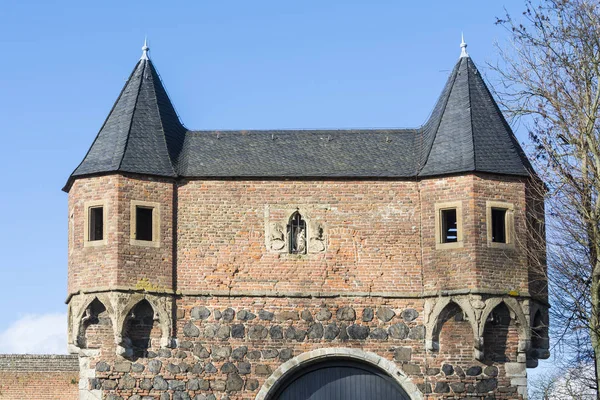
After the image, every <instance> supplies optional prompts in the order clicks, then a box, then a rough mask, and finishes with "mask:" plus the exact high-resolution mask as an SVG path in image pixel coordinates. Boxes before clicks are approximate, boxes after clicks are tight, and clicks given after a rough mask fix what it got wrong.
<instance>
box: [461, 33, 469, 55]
mask: <svg viewBox="0 0 600 400" xmlns="http://www.w3.org/2000/svg"><path fill="white" fill-rule="evenodd" d="M460 40H461V42H460V58H463V57H469V54H468V53H467V44H466V43H465V36H464V35H463V34H462V32H461V34H460Z"/></svg>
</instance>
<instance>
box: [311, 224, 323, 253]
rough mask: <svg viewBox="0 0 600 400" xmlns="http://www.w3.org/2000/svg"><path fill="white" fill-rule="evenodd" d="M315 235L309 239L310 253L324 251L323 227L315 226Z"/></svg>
mask: <svg viewBox="0 0 600 400" xmlns="http://www.w3.org/2000/svg"><path fill="white" fill-rule="evenodd" d="M314 231H315V234H314V236H312V237H311V238H310V244H309V247H310V251H313V252H321V251H325V238H324V237H323V227H322V226H321V225H317V226H316V227H315V228H314Z"/></svg>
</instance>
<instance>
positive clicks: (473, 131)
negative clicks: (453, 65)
mask: <svg viewBox="0 0 600 400" xmlns="http://www.w3.org/2000/svg"><path fill="white" fill-rule="evenodd" d="M465 47H466V45H465ZM463 58H464V59H465V62H466V63H467V88H468V89H469V129H471V146H472V148H473V170H474V171H477V154H476V151H477V146H475V129H474V128H473V107H472V100H471V89H472V87H471V86H472V85H471V80H470V79H471V78H470V76H471V69H470V68H469V60H470V59H471V57H469V56H468V55H467V56H465V57H463ZM461 62H462V61H461ZM473 68H475V69H476V68H477V67H475V64H473Z"/></svg>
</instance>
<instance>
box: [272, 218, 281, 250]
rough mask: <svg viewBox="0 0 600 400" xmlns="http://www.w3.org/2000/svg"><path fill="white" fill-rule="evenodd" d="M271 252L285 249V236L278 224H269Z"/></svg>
mask: <svg viewBox="0 0 600 400" xmlns="http://www.w3.org/2000/svg"><path fill="white" fill-rule="evenodd" d="M270 233H271V250H281V249H283V248H284V247H285V235H284V233H283V227H282V226H281V225H280V224H271V232H270Z"/></svg>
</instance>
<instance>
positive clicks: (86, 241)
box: [83, 200, 108, 247]
mask: <svg viewBox="0 0 600 400" xmlns="http://www.w3.org/2000/svg"><path fill="white" fill-rule="evenodd" d="M106 203H107V202H106V200H91V201H86V202H85V203H84V205H83V208H84V219H83V247H98V246H104V245H106V243H107V239H106V238H107V236H108V229H107V227H108V223H107V222H108V219H107V217H108V207H107V206H106ZM100 207H102V240H90V228H91V226H90V222H91V221H90V219H91V216H92V215H91V210H92V209H93V208H100Z"/></svg>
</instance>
